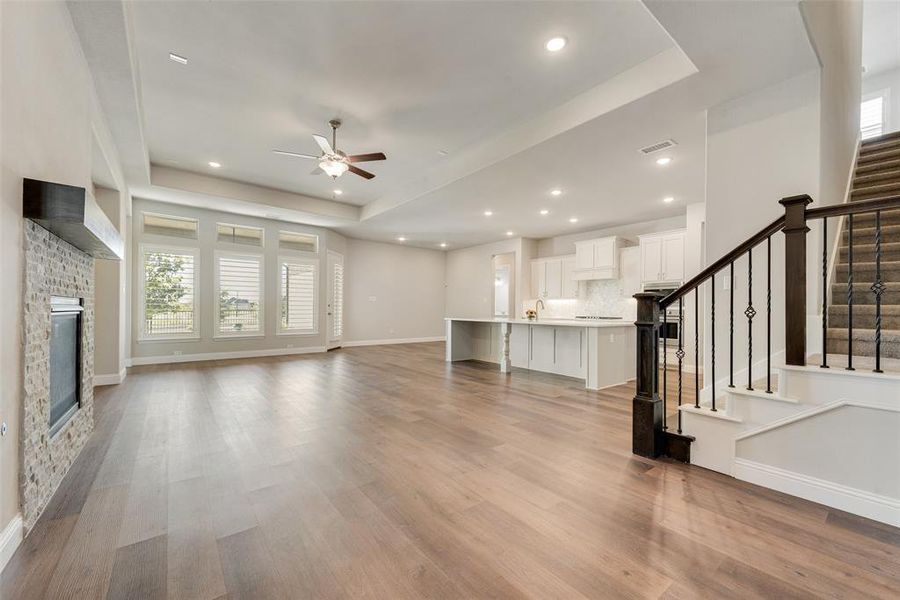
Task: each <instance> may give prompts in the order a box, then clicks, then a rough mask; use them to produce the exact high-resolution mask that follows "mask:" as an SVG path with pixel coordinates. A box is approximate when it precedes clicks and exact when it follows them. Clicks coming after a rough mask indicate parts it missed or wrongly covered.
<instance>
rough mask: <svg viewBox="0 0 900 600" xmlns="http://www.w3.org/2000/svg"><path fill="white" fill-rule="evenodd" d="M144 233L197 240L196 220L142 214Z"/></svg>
mask: <svg viewBox="0 0 900 600" xmlns="http://www.w3.org/2000/svg"><path fill="white" fill-rule="evenodd" d="M143 219H144V233H149V234H152V235H166V236H169V237H180V238H187V239H191V240H196V239H197V219H188V218H186V217H169V216H166V215H156V214H153V213H144V214H143Z"/></svg>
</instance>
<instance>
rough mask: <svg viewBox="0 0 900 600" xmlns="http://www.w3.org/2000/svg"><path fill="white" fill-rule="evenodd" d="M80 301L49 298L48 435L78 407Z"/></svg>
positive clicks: (79, 390) (57, 428)
mask: <svg viewBox="0 0 900 600" xmlns="http://www.w3.org/2000/svg"><path fill="white" fill-rule="evenodd" d="M83 311H84V308H83V306H82V302H81V299H80V298H66V297H61V296H52V297H51V298H50V319H51V328H50V436H51V437H52V436H54V435H56V433H57V432H58V431H59V430H60V429H62V427H63V426H64V425H65V424H66V423H67V422H68V420H69V419H71V418H72V415H74V414H75V413H76V412H77V411H78V408H79V407H80V406H81V315H82V312H83Z"/></svg>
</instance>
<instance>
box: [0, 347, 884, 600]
mask: <svg viewBox="0 0 900 600" xmlns="http://www.w3.org/2000/svg"><path fill="white" fill-rule="evenodd" d="M442 352H443V345H442V344H418V345H406V346H383V347H365V348H355V349H347V350H340V351H336V352H331V353H329V354H327V355H310V356H306V357H290V358H271V359H259V360H247V361H229V362H218V363H203V364H193V365H181V366H171V367H145V368H141V369H135V370H133V372H132V373H131V375H130V376H129V377H128V379H127V381H126V383H124V384H123V385H121V386H118V387H116V388H103V389H98V395H97V405H98V406H97V430H96V433H95V434H94V436H93V437H92V438H91V440H90V442H89V445H88V447H87V448H86V450H85V451H84V453H83V454H82V456H81V457H80V459H79V460H78V462H77V463H76V465H75V467H74V468H73V469H72V471H71V472H70V474H69V476H68V477H67V478H66V480H65V481H64V482H63V484H62V487H61V488H60V490H59V491H58V492H57V494H56V496H55V497H54V499H53V501H52V503H51V505H50V506H49V507H48V509H47V510H46V512H45V514H44V515H43V516H42V518H41V520H40V521H39V523H38V525H37V526H36V528H35V530H34V531H33V532H32V533H31V535H30V536H29V537H28V538H27V539H26V540H25V542H24V543H23V545H22V546H21V547H20V549H19V551H18V552H17V554H16V555H15V556H14V557H13V559H12V561H11V563H10V564H9V566H8V567H7V569H6V571H5V572H4V574H3V576H2V587H0V596H2V598H3V599H4V600H11V599H14V598H53V599H59V598H101V597H108V598H129V599H150V598H162V597H167V596H168V597H171V598H224V597H228V598H231V599H236V598H252V599H261V598H269V597H276V598H354V599H357V598H383V599H390V600H395V599H402V598H432V597H437V598H520V597H530V598H542V599H543V598H562V599H576V598H659V597H664V598H727V597H734V598H749V597H759V598H794V597H804V598H821V597H835V598H865V597H880V598H890V597H893V598H897V594H898V591H900V530H897V529H892V528H889V527H886V526H881V525H878V524H876V523H873V522H870V521H866V520H863V519H859V518H856V517H852V516H849V515H847V514H844V513H841V512H838V511H833V510H829V509H827V508H825V507H822V506H820V505H816V504H812V503H809V502H805V501H801V500H798V499H795V498H791V497H789V496H785V495H782V494H778V493H775V492H772V491H769V490H765V489H762V488H757V487H754V486H751V485H748V484H744V483H741V482H738V481H735V480H733V479H731V478H728V477H725V476H721V475H718V474H716V473H712V472H709V471H705V470H703V469H700V468H697V467H690V466H686V465H681V464H676V463H670V462H665V461H649V460H644V459H641V458H637V457H635V456H633V455H632V454H631V452H630V438H631V396H632V390H631V388H630V386H621V387H618V388H614V389H610V390H607V391H604V392H600V393H597V392H587V391H585V390H584V389H583V384H582V382H580V381H575V380H571V379H564V378H559V377H554V376H550V375H542V374H532V373H527V372H516V373H513V374H512V375H511V376H508V377H507V376H504V375H501V374H500V373H499V372H497V371H496V370H495V368H492V367H490V366H488V365H483V364H479V363H460V364H455V365H452V366H451V365H447V364H446V363H444V362H443V361H442Z"/></svg>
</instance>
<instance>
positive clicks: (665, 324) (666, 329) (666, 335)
mask: <svg viewBox="0 0 900 600" xmlns="http://www.w3.org/2000/svg"><path fill="white" fill-rule="evenodd" d="M667 317H668V315H666V311H665V309H663V325H662V335H661V336H660V337H662V340H663V343H662V355H663V367H662V388H663V393H662V401H663V418H662V426H663V431H665V430H666V429H668V428H669V427H668V426H667V425H666V411H667V410H668V405H667V403H666V367H667V365H668V361H667V359H668V355H669V353H668V352H666V342H667V340H668V339H669V327H668V318H667ZM657 346H659V344H657Z"/></svg>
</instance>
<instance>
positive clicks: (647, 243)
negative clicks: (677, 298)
mask: <svg viewBox="0 0 900 600" xmlns="http://www.w3.org/2000/svg"><path fill="white" fill-rule="evenodd" d="M684 235H685V232H684V230H683V229H679V230H676V231H664V232H662V233H652V234H648V235H642V236H640V241H641V283H645V284H646V283H679V284H680V283H682V282H683V281H684Z"/></svg>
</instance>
